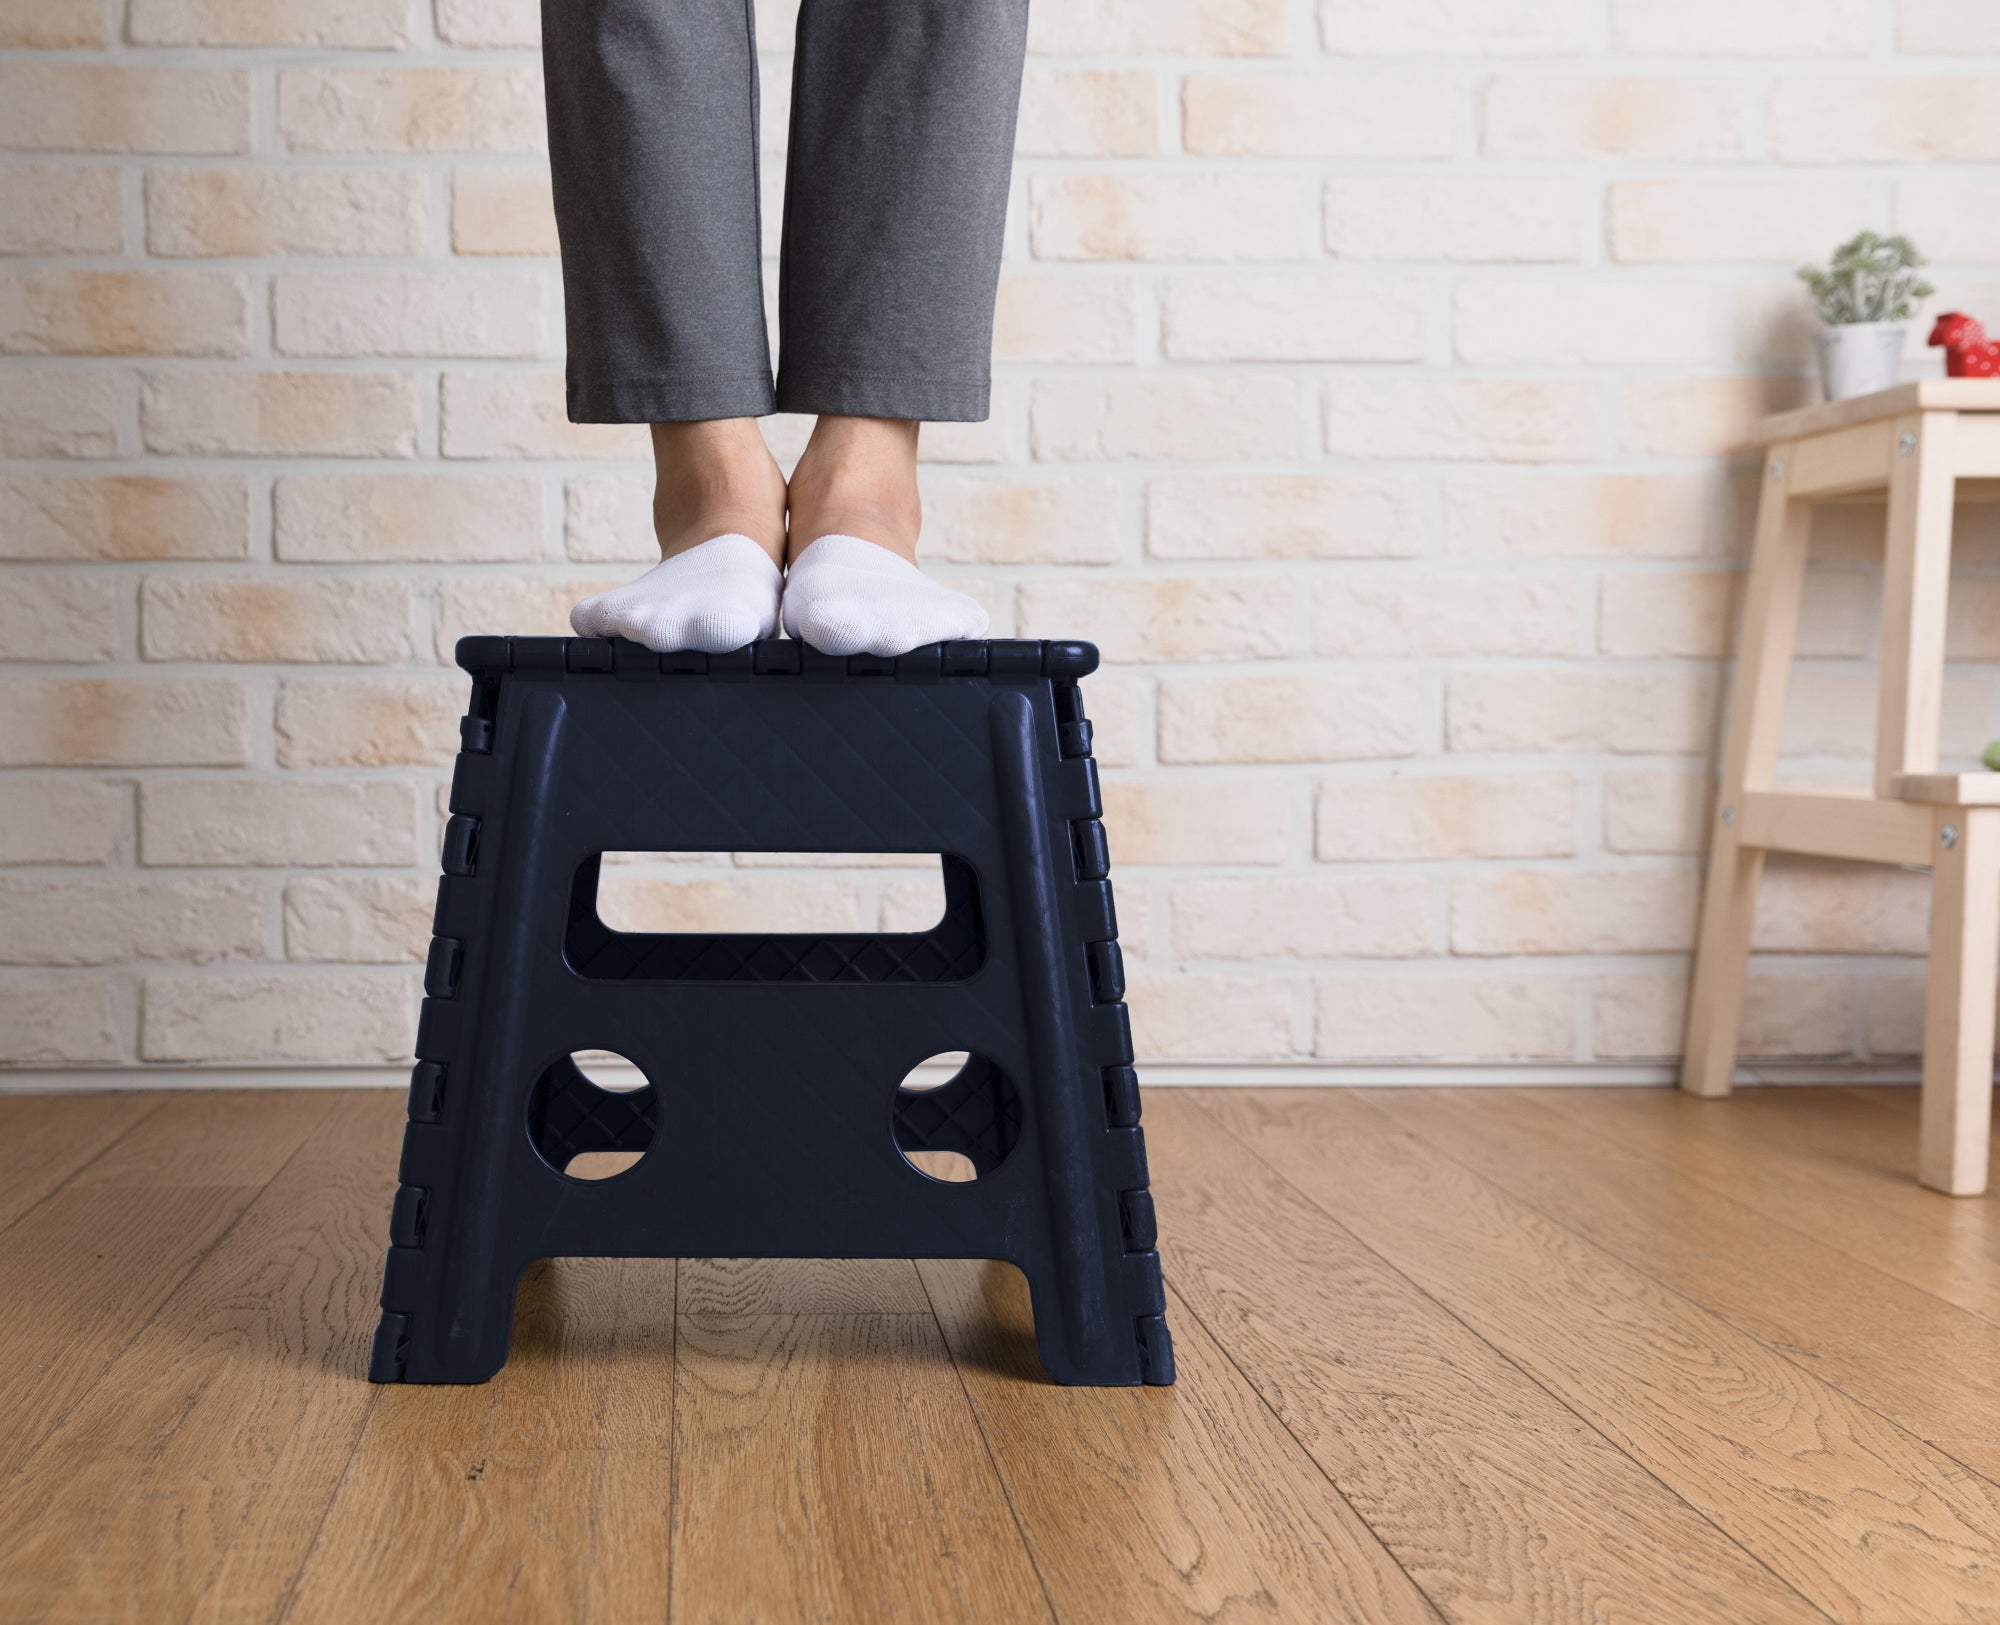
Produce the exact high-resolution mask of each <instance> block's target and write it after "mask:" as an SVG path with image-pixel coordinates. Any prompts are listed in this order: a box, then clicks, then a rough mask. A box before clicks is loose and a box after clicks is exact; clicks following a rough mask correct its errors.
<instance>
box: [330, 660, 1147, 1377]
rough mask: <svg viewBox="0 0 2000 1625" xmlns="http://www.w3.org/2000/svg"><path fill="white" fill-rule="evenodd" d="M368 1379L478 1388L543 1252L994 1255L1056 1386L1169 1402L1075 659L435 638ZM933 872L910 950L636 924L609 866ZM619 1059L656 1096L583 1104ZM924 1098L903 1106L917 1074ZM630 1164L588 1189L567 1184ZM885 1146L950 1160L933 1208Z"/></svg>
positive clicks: (878, 938) (909, 1170)
mask: <svg viewBox="0 0 2000 1625" xmlns="http://www.w3.org/2000/svg"><path fill="white" fill-rule="evenodd" d="M458 663H459V665H461V666H463V667H464V668H465V669H466V670H467V671H469V672H470V673H471V674H472V678H473V684H472V703H471V707H470V709H469V710H468V711H467V713H466V716H465V718H464V721H463V722H462V723H461V724H460V731H461V736H462V748H461V750H460V752H459V756H458V760H457V766H456V771H455V772H454V774H453V776H452V786H451V813H452V816H451V818H450V820H449V822H448V824H447V826H446V831H445V840H444V859H443V866H444V874H443V877H442V878H441V879H440V880H439V882H438V900H437V914H436V918H435V921H434V922H433V929H434V931H435V933H436V935H435V936H434V938H433V939H432V942H431V951H430V959H429V963H428V964H427V966H426V968H425V974H424V992H425V995H426V997H425V999H424V1002H423V1016H422V1020H421V1022H420V1023H419V1026H418V1033H417V1056H418V1061H417V1066H416V1069H415V1071H414V1073H413V1074H412V1076H411V1082H410V1121H409V1127H408V1129H407V1130H406V1131H405V1136H404V1141H403V1158H402V1167H401V1171H400V1178H401V1181H402V1185H401V1188H400V1189H399V1190H398V1191H397V1192H396V1198H395V1203H394V1206H393V1208H392V1211H391V1218H390V1240H391V1245H390V1248H389V1259H388V1266H387V1268H386V1270H385V1272H384V1278H383V1284H382V1306H383V1314H382V1319H381V1323H380V1325H379V1327H378V1328H377V1330H376V1333H375V1344H374V1351H373V1355H372V1358H371V1359H370V1361H369V1367H368V1374H369V1376H370V1377H371V1378H372V1379H373V1380H374V1381H376V1382H399V1381H400V1382H483V1381H484V1380H486V1379H487V1378H489V1377H491V1376H492V1375H493V1374H494V1372H496V1371H498V1370H499V1369H500V1367H501V1366H502V1365H503V1364H504V1363H505V1361H506V1358H507V1340H508V1335H509V1332H510V1331H511V1328H512V1323H513V1309H514V1289H515V1283H516V1282H517V1280H518V1279H519V1277H520V1275H521V1272H522V1271H523V1270H524V1269H525V1268H526V1267H527V1266H528V1265H529V1264H530V1263H532V1262H533V1261H535V1260H536V1259H539V1258H548V1257H567V1256H628V1257H763V1258H800V1257H803V1258H994V1259H1005V1260H1008V1261H1010V1262H1011V1263H1014V1264H1016V1265H1018V1266H1019V1267H1020V1268H1021V1269H1022V1271H1023V1272H1024V1273H1025V1274H1026V1275H1027V1278H1028V1283H1029V1289H1030V1294H1031V1298H1032V1301H1033V1305H1034V1314H1035V1329H1036V1337H1037V1341H1038V1344H1039V1347H1040V1350H1041V1357H1042V1364H1043V1366H1044V1367H1045V1368H1046V1369H1047V1371H1048V1373H1049V1375H1050V1376H1052V1377H1053V1378H1055V1379H1056V1380H1057V1381H1058V1382H1065V1383H1090V1384H1106V1385H1108V1384H1130V1383H1139V1382H1146V1383H1168V1382H1172V1381H1173V1373H1174V1363H1173V1345H1172V1343H1171V1341H1170V1339H1169V1337H1168V1333H1167V1324H1166V1319H1165V1314H1164V1311H1165V1307H1166V1303H1165V1294H1164V1289H1163V1287H1162V1284H1161V1279H1160V1259H1159V1254H1158V1253H1157V1252H1155V1251H1154V1222H1153V1204H1152V1197H1151V1195H1150V1194H1149V1193H1148V1191H1147V1175H1146V1155H1145V1144H1144V1140H1143V1138H1142V1136H1141V1132H1140V1129H1139V1126H1138V1125H1139V1088H1138V1081H1137V1079H1136V1077H1135V1075H1134V1073H1133V1070H1132V1037H1131V1029H1130V1026H1129V1024H1128V1022H1127V1019H1126V1013H1125V1005H1124V1003H1123V996H1124V968H1123V964H1122V962H1121V960H1120V958H1119V952H1118V944H1117V940H1116V939H1117V935H1118V930H1117V923H1116V918H1115V916H1114V914H1113V912H1112V904H1111V883H1110V881H1109V879H1108V878H1107V872H1108V869H1109V860H1108V857H1107V851H1106V846H1105V836H1104V826H1103V824H1102V823H1101V822H1099V815H1100V813H1101V811H1102V807H1101V804H1100V801H1099V796H1098V785H1097V766H1096V763H1095V762H1093V761H1092V760H1091V757H1090V724H1089V723H1088V722H1087V721H1086V720H1085V719H1084V715H1083V706H1082V701H1081V698H1080V696H1079V694H1078V691H1077V680H1078V679H1079V678H1080V677H1082V676H1084V675H1085V674H1087V673H1088V672H1091V671H1093V670H1095V669H1096V666H1097V651H1096V650H1095V649H1094V648H1092V647H1091V646H1090V645H1089V644H1086V643H1031V642H991V643H950V644H943V645H938V644H932V645H930V646H929V647H926V648H922V649H918V650H916V651H915V652H914V653H911V654H907V655H902V656H899V657H897V658H894V659H883V658H878V657H875V656H869V655H856V656H853V657H849V658H836V657H832V656H826V655H821V654H819V653H817V652H816V651H814V650H812V649H810V648H807V647H806V646H804V645H803V644H800V643H796V642H789V641H784V640H772V641H769V642H764V643H758V644H753V645H751V646H750V647H748V648H744V649H739V650H737V651H735V652H734V653H732V654H726V655H701V654H669V655H660V654H654V653H653V652H651V651H650V650H647V649H645V648H642V647H641V646H639V645H638V644H636V643H628V642H625V641H623V640H618V639H593V638H499V637H474V638H464V639H461V640H460V642H459V645H458ZM651 851H705V852H932V853H937V854H940V857H941V862H942V866H943V876H944V883H945V894H946V904H945V910H944V914H943V917H942V918H941V919H940V920H939V922H938V924H937V925H935V926H934V927H932V928H931V929H930V930H929V931H925V932H919V933H910V934H896V935H878V934H848V935H807V936H764V935H699V934H687V935H637V934H628V933H620V932H615V931H612V930H611V929H609V928H608V927H607V926H606V925H605V924H604V923H603V922H602V920H601V919H600V918H599V915H598V911H597V879H598V865H599V860H600V857H601V855H602V854H604V853H606V852H651ZM599 1049H602V1050H611V1051H615V1052H617V1053H618V1054H620V1055H623V1056H625V1057H627V1058H628V1059H630V1060H631V1061H633V1062H634V1063H636V1065H637V1067H638V1068H639V1070H640V1071H641V1072H642V1073H643V1074H644V1075H645V1078H646V1085H645V1086H644V1087H642V1088H638V1089H635V1090H633V1091H630V1092H621V1091H613V1090H607V1089H605V1088H601V1087H599V1086H598V1085H597V1084H596V1083H594V1082H592V1081H591V1080H590V1079H589V1078H588V1077H587V1076H585V1074H584V1073H583V1072H581V1071H580V1070H579V1069H578V1068H577V1067H576V1065H575V1064H574V1062H573V1060H572V1059H571V1058H572V1056H573V1055H575V1054H577V1053H579V1052H583V1051H589V1050H599ZM955 1051H965V1052H968V1053H969V1054H970V1056H971V1059H970V1060H969V1061H967V1062H966V1063H965V1064H964V1066H963V1068H962V1069H961V1070H960V1071H959V1072H958V1073H957V1074H956V1075H955V1076H954V1077H953V1078H952V1079H951V1080H950V1082H948V1083H946V1084H944V1085H943V1086H941V1087H939V1088H935V1089H928V1090H919V1089H907V1088H903V1087H902V1086H901V1085H902V1080H903V1079H904V1078H905V1077H906V1076H907V1075H908V1074H909V1072H910V1071H911V1069H912V1068H913V1067H914V1066H916V1065H917V1064H918V1063H919V1062H921V1061H923V1060H925V1059H927V1058H928V1057H931V1056H934V1055H940V1054H945V1053H948V1052H955ZM594 1151H628V1152H629V1151H641V1152H644V1155H642V1156H641V1157H640V1159H639V1161H638V1162H637V1163H636V1164H634V1165H633V1166H631V1167H630V1168H628V1169H627V1170H626V1171H625V1172H623V1173H620V1174H617V1175H615V1176H614V1177H612V1178H609V1179H602V1180H596V1181H588V1180H583V1179H577V1178H572V1177H570V1176H569V1175H568V1174H566V1173H564V1172H563V1171H562V1170H564V1169H565V1168H567V1167H568V1166H569V1165H570V1162H571V1160H572V1159H573V1158H574V1157H576V1156H578V1155H580V1154H582V1153H585V1152H594ZM905 1151H909V1152H918V1151H953V1152H957V1153H959V1154H960V1155H962V1156H964V1157H966V1158H968V1159H969V1160H970V1161H971V1163H972V1164H973V1167H974V1169H975V1170H976V1171H977V1175H978V1177H977V1178H975V1179H973V1180H970V1181H967V1182H962V1183H948V1182H945V1181H942V1180H937V1179H933V1178H931V1177H929V1176H928V1175H927V1174H925V1173H922V1172H919V1171H918V1169H917V1168H916V1167H915V1166H913V1165H912V1164H911V1162H909V1161H908V1160H907V1159H906V1158H905V1157H904V1155H903V1153H904V1152H905Z"/></svg>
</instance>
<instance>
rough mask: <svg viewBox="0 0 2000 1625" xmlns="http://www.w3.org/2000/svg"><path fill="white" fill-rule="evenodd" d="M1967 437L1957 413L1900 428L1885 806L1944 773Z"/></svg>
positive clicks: (1885, 673) (1894, 481)
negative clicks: (1959, 445)
mask: <svg viewBox="0 0 2000 1625" xmlns="http://www.w3.org/2000/svg"><path fill="white" fill-rule="evenodd" d="M1957 427H1958V419H1957V417H1956V415H1954V414H1953V413H1950V412H1923V413H1918V414H1917V415H1915V416H1912V417H1906V418H1901V419H1899V420H1898V421H1897V423H1896V454H1895V461H1894V463H1893V465H1892V466H1891V468H1890V471H1889V533H1888V539H1887V542H1886V545H1885V547H1884V549H1883V555H1882V683H1881V699H1880V702H1879V705H1878V707H1877V710H1876V716H1875V793H1876V795H1878V796H1882V797H1885V798H1887V797H1892V796H1894V795H1895V793H1896V780H1897V778H1898V777H1899V776H1900V775H1902V774H1905V773H1935V772H1936V771H1937V765H1938V730H1939V725H1940V722H1941V720H1942V717H1943V712H1944V623H1945V600H1946V597H1947V594H1948V592H1949V589H1950V585H1951V528H1952V503H1953V499H1954V498H1955V497H1956V495H1957V465H1956V463H1955V461H1954V444H1953V442H1954V437H1955V435H1956V432H1957Z"/></svg>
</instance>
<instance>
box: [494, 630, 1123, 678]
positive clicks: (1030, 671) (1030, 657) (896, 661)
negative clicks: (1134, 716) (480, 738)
mask: <svg viewBox="0 0 2000 1625" xmlns="http://www.w3.org/2000/svg"><path fill="white" fill-rule="evenodd" d="M456 657H457V660H458V664H459V665H461V666H463V667H464V668H465V669H466V670H467V671H469V672H472V673H473V674H475V675H477V676H495V675H498V674H500V673H503V672H506V673H512V674H516V675H519V676H523V677H561V676H565V675H568V674H570V673H579V674H581V673H603V674H607V675H611V676H617V677H625V678H651V677H657V678H660V679H663V680H666V679H672V680H676V681H684V680H686V679H688V678H709V679H720V680H730V681H736V680H741V679H743V678H746V677H798V678H803V679H805V680H806V681H808V682H846V681H849V680H858V679H867V680H873V681H880V680H881V679H883V678H888V679H891V680H899V681H903V682H917V683H934V682H937V681H938V680H939V679H940V678H944V677H952V678H974V679H984V680H986V681H988V682H995V683H1032V682H1039V681H1041V680H1043V679H1045V678H1054V679H1056V680H1058V681H1062V682H1075V681H1076V679H1078V678H1079V677H1087V676H1088V675H1089V674H1090V673H1091V672H1093V671H1095V670H1096V669H1097V658H1098V657H1097V646H1096V645H1095V644H1092V643H1083V642H1078V641H1074V640H1048V639H1034V638H985V639H976V640H970V641H966V642H960V643H927V644H925V645H924V646H923V647H922V648H919V649H912V650H911V651H910V652H909V653H908V654H902V655H827V654H821V653H820V652H819V650H817V649H815V648H813V647H811V645H809V644H805V643H800V642H798V641H797V640H796V639H792V638H766V639H764V640H762V641H761V642H758V643H750V644H746V645H744V647H742V648H741V649H732V650H730V651H729V652H728V653H727V654H703V653H701V652H700V651H698V650H689V651H686V652H682V653H674V654H657V653H655V652H654V651H653V650H651V649H648V648H646V647H645V646H644V645H643V644H638V643H633V642H631V641H629V640H628V639H625V638H535V637H465V638H460V639H459V640H458V648H457V651H456Z"/></svg>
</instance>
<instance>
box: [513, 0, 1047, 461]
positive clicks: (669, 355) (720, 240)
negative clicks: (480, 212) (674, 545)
mask: <svg viewBox="0 0 2000 1625" xmlns="http://www.w3.org/2000/svg"><path fill="white" fill-rule="evenodd" d="M752 3H753V0H543V5H542V30H543V42H544V43H543V54H544V56H545V58H546V62H547V81H548V101H549V152H550V164H551V168H552V170H553V172H554V177H555V207H556V225H557V229H558V231H559V233H560V236H561V239H562V268H563V291H564V295H565V300H566V304H567V309H568V324H569V375H568V376H569V415H570V417H571V419H572V420H574V421H576V422H578V423H664V422H675V421H684V420H687V419H693V418H722V417H743V416H754V415H757V414H761V413H765V412H772V411H779V412H839V413H850V414H853V415H855V416H860V417H888V418H930V419H936V420H952V421H961V422H965V421H977V420H978V419H981V418H984V417H985V416H986V414H987V406H988V397H989V395H990V392H991V380H990V364H989V356H990V352H991V349H992V335H993V295H994V288H995V284H996V283H997V281H998V278H999V265H1000V235H1001V229H1002V226H1003V224H1004V222H1005V218H1006V209H1007V184H1008V175H1009V170H1010V166H1011V163H1012V156H1013V145H1014V118H1015V113H1016V110H1017V107H1018V104H1019V101H1020V92H1021V63H1022V56H1023V53H1024V51H1025V49H1026V36H1027V15H1028V0H803V3H802V4H801V5H800V7H799V27H798V54H797V58H796V63H795V67H794V71H793V89H792V119H791V141H790V158H789V161H788V166H787V170H786V175H785V217H784V250H783V254H784V257H783V263H782V268H781V270H780V273H779V279H778V324H779V331H780V334H781V341H782V342H781V359H782V365H781V366H780V368H779V370H778V376H777V387H776V388H775V389H773V388H772V382H771V354H770V345H769V342H768V340H767V338H766V334H765V325H764V294H763V273H762V267H761V264H760V255H759V243H760V238H761V234H762V222H761V220H760V209H759V205H758V190H757V187H758V169H757V50H756V35H755V30H754V25H753V21H752V14H751V5H752Z"/></svg>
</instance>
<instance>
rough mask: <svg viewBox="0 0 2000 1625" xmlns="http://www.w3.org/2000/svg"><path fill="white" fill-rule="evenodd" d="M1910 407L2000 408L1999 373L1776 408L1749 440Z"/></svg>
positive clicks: (1766, 440) (1847, 424)
mask: <svg viewBox="0 0 2000 1625" xmlns="http://www.w3.org/2000/svg"><path fill="white" fill-rule="evenodd" d="M1905 412H2000V378H1919V379H1916V380H1914V381H1913V382H1911V383H1907V384H1898V385H1897V386H1896V387H1895V388H1894V389H1880V390H1877V391H1876V392H1875V393H1874V394H1873V395H1856V396H1854V397H1853V398H1852V399H1851V400H1845V401H1822V402H1821V403H1820V404H1819V405H1818V406H1800V407H1795V408H1794V409H1793V410H1791V411H1789V412H1774V413H1772V414H1771V415H1770V416H1769V417H1764V418H1759V419H1758V420H1757V421H1756V422H1755V423H1754V424H1752V425H1751V426H1750V437H1749V442H1748V443H1749V444H1750V445H1753V446H1768V445H1771V444H1772V443H1773V442H1775V441H1779V440H1800V439H1803V438H1805V437H1806V436H1807V435H1815V434H1825V433H1826V432H1827V431H1828V430H1829V429H1848V428H1852V427H1853V426H1854V425H1855V424H1857V423H1873V422H1876V421H1877V420H1878V419H1881V418H1893V417H1901V416H1902V415H1903V414H1904V413H1905Z"/></svg>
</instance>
